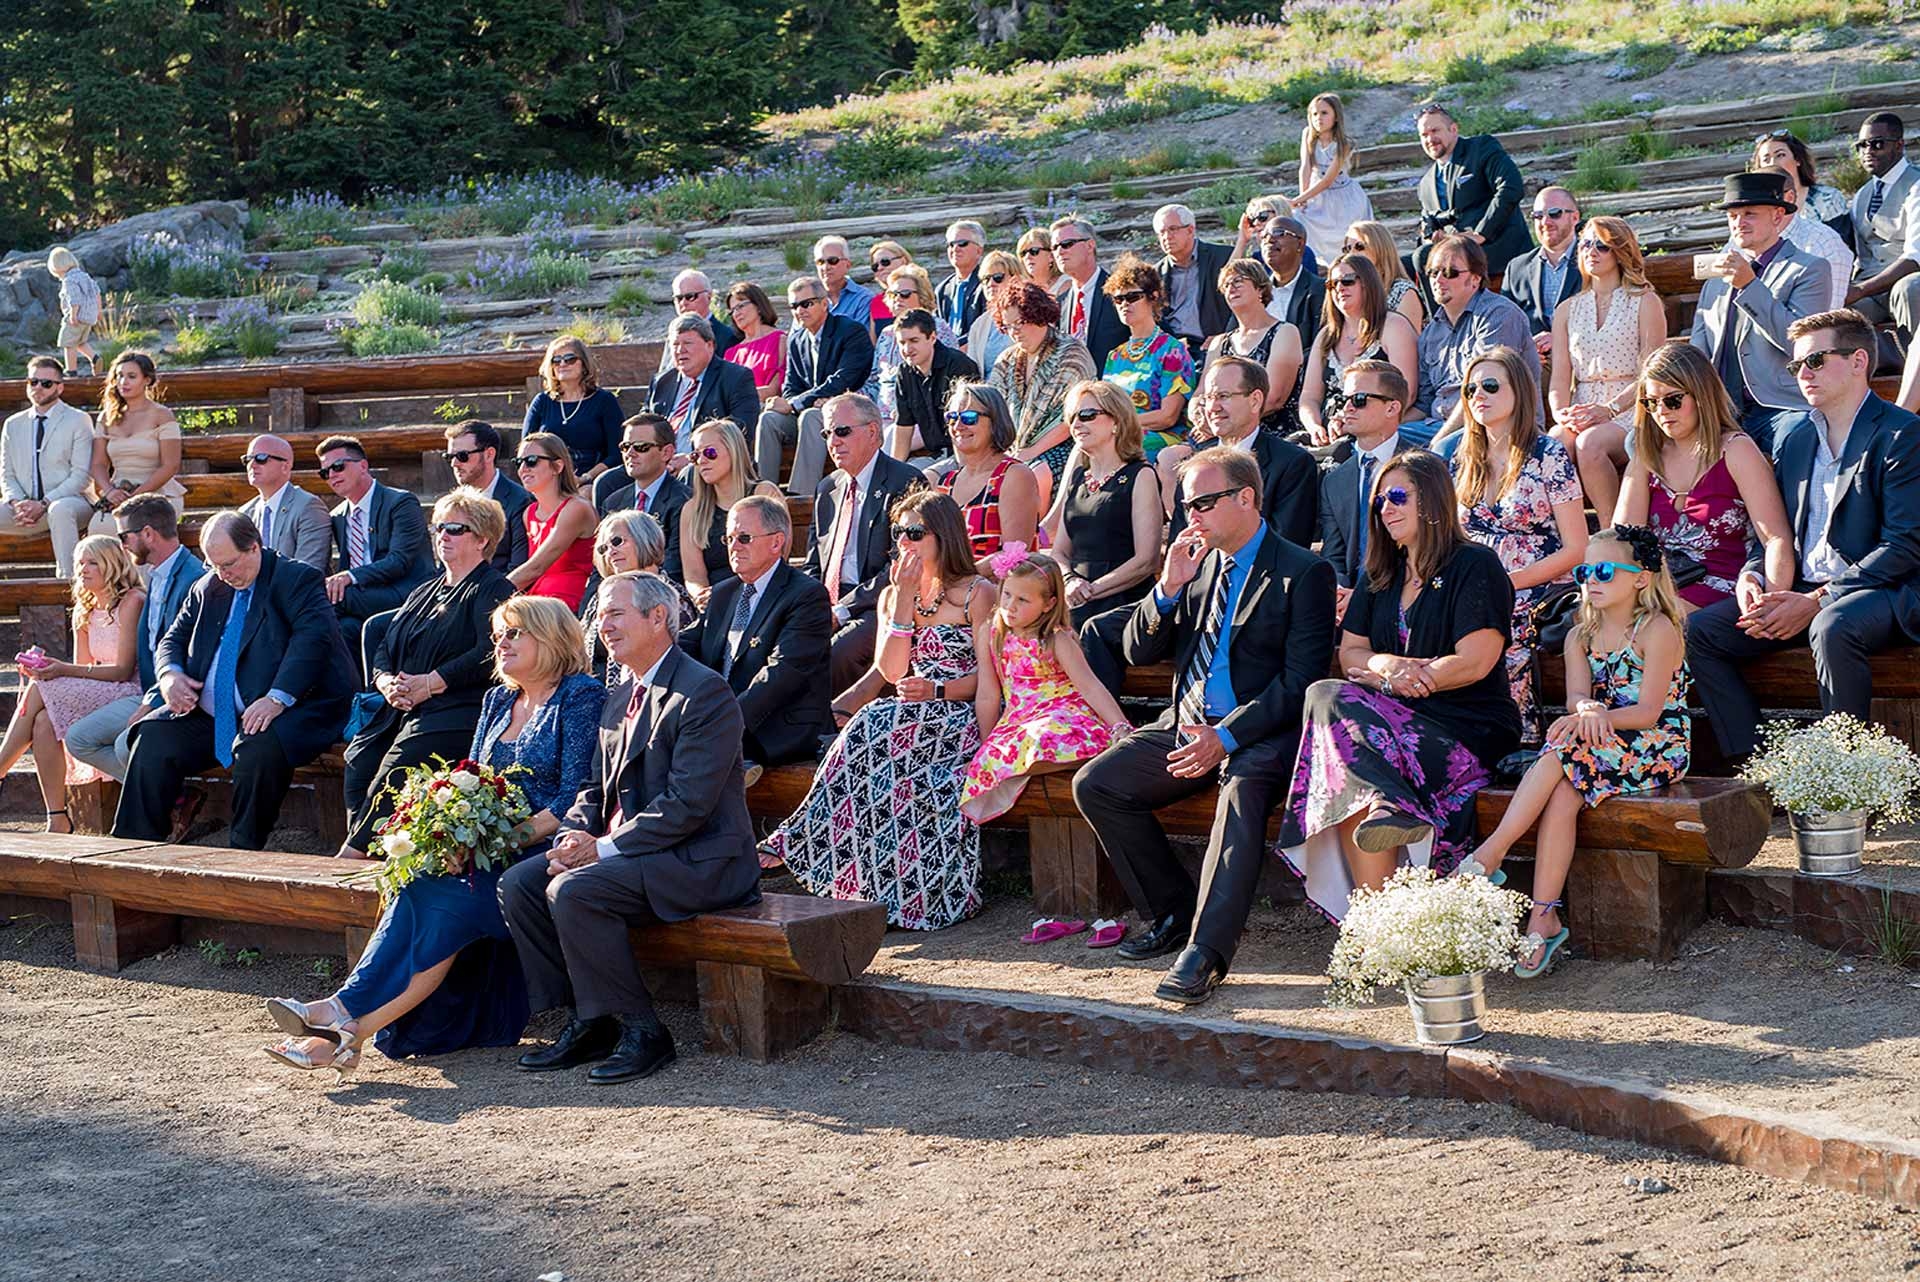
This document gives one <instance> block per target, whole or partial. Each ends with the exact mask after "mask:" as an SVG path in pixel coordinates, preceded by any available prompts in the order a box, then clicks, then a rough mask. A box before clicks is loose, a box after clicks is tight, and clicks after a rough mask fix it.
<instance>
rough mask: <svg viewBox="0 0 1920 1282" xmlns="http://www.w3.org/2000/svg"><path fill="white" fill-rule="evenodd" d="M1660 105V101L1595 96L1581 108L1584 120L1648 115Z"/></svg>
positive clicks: (1581, 115)
mask: <svg viewBox="0 0 1920 1282" xmlns="http://www.w3.org/2000/svg"><path fill="white" fill-rule="evenodd" d="M1659 106H1660V104H1659V102H1657V101H1655V102H1635V101H1633V99H1631V98H1595V99H1594V100H1593V101H1592V102H1589V103H1588V104H1587V105H1586V106H1585V107H1584V108H1582V109H1581V112H1580V119H1581V120H1582V121H1594V120H1627V119H1631V118H1632V117H1634V116H1640V115H1646V114H1648V113H1650V112H1652V111H1654V110H1655V109H1657V108H1658V107H1659Z"/></svg>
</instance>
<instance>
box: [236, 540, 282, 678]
mask: <svg viewBox="0 0 1920 1282" xmlns="http://www.w3.org/2000/svg"><path fill="white" fill-rule="evenodd" d="M277 559H278V558H277V557H274V556H267V555H262V556H261V558H260V573H259V574H258V575H257V576H255V578H254V580H253V594H252V596H250V597H249V598H248V600H247V620H246V622H245V623H243V624H241V625H240V653H241V654H245V653H246V652H247V647H248V646H249V645H251V644H252V643H253V634H254V633H256V632H258V631H259V630H260V619H261V617H262V616H263V615H265V614H266V610H265V609H264V608H263V607H264V606H265V604H266V599H267V593H268V592H269V591H271V589H272V586H273V564H274V562H275V561H276V560H277ZM234 657H235V658H238V657H239V656H238V655H236V656H234Z"/></svg>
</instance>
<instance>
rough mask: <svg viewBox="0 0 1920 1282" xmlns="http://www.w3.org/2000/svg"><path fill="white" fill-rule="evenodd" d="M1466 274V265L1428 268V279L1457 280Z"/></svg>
mask: <svg viewBox="0 0 1920 1282" xmlns="http://www.w3.org/2000/svg"><path fill="white" fill-rule="evenodd" d="M1466 274H1467V269H1466V268H1464V267H1429V268H1427V279H1429V280H1457V279H1459V278H1460V277H1462V276H1465V275H1466Z"/></svg>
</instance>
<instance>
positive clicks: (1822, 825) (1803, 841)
mask: <svg viewBox="0 0 1920 1282" xmlns="http://www.w3.org/2000/svg"><path fill="white" fill-rule="evenodd" d="M1787 821H1788V822H1789V823H1790V824H1791V825H1792V826H1793V840H1794V843H1795V844H1796V845H1798V846H1799V847H1800V871H1801V872H1803V873H1805V874H1806V875H1807V876H1809V877H1845V876H1847V875H1848V874H1850V873H1856V872H1859V871H1860V853H1861V852H1862V851H1863V850H1865V849H1866V847H1867V812H1866V811H1864V810H1814V811H1808V812H1806V813H1804V814H1803V813H1800V812H1797V811H1796V812H1794V813H1791V814H1789V815H1788V816H1787Z"/></svg>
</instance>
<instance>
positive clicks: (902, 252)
mask: <svg viewBox="0 0 1920 1282" xmlns="http://www.w3.org/2000/svg"><path fill="white" fill-rule="evenodd" d="M883 253H885V254H889V255H891V256H892V257H894V258H897V259H899V260H900V261H899V262H896V263H895V264H894V266H895V267H904V266H906V265H907V264H908V263H910V262H912V261H913V255H912V254H910V253H908V252H907V247H906V246H905V245H902V244H901V243H900V242H899V241H897V240H876V241H874V242H873V244H871V245H869V246H867V266H868V267H872V266H873V260H874V259H876V258H878V257H879V256H880V255H881V254H883Z"/></svg>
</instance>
